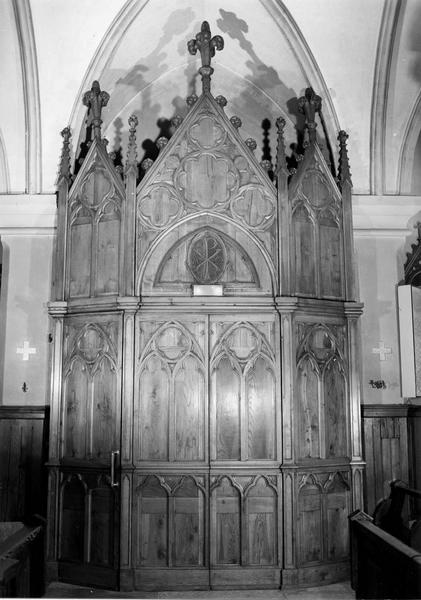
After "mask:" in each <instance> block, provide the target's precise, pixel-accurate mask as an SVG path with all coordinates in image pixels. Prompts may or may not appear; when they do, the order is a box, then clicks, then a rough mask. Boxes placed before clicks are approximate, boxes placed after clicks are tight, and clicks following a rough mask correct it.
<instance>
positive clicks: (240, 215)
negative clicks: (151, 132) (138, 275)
mask: <svg viewBox="0 0 421 600" xmlns="http://www.w3.org/2000/svg"><path fill="white" fill-rule="evenodd" d="M201 103H202V104H201V109H200V110H197V112H196V114H195V118H194V119H193V120H192V122H190V123H189V125H188V126H186V128H185V130H184V132H183V135H181V134H180V135H179V136H177V133H176V135H175V136H174V138H175V139H174V140H171V143H172V144H173V145H172V146H171V152H168V154H167V156H166V157H165V160H164V159H163V161H162V162H161V164H160V169H159V170H158V172H155V173H154V175H155V177H154V181H149V180H148V177H146V178H145V181H144V182H142V184H141V186H140V188H139V191H138V200H137V219H138V234H137V235H138V240H137V244H138V251H137V255H138V257H139V259H140V260H142V259H143V257H144V256H145V253H146V251H147V249H148V247H149V246H150V245H151V244H152V243H153V241H154V240H155V239H156V238H157V237H159V236H160V235H162V232H163V231H164V230H165V229H167V228H169V227H171V226H172V225H173V224H174V223H176V222H183V221H185V220H186V219H191V217H192V216H193V215H196V214H197V215H198V214H199V213H200V212H203V211H205V212H206V213H208V214H214V215H215V216H217V215H221V216H223V218H224V220H225V222H227V223H232V224H233V225H234V226H235V224H236V223H240V224H241V226H242V227H243V228H245V229H246V230H248V231H249V232H250V234H251V235H252V236H253V237H254V239H255V240H256V241H257V242H258V243H261V244H262V245H263V246H264V247H265V248H266V250H267V251H268V253H269V254H268V256H271V257H272V259H273V260H274V264H276V260H277V259H276V256H277V249H276V231H275V222H276V214H277V208H276V207H277V203H276V192H275V190H274V188H273V187H272V184H271V182H270V180H269V179H268V178H266V177H265V176H264V175H263V174H262V173H261V172H260V170H259V169H256V166H255V164H253V161H251V160H250V159H251V156H247V152H244V149H241V148H240V147H239V146H238V144H237V142H236V141H235V139H234V136H235V134H234V133H232V132H231V131H230V127H223V126H222V124H221V122H220V119H221V115H220V114H219V112H218V109H217V108H216V106H215V105H214V104H213V103H212V102H211V101H210V100H209V99H208V98H205V97H203V98H202V99H201ZM180 260H181V261H183V259H180ZM138 266H139V265H138ZM183 266H184V269H185V265H183ZM179 277H180V274H179ZM182 277H183V276H182ZM184 277H185V275H184Z"/></svg>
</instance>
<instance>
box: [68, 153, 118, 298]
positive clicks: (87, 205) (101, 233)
mask: <svg viewBox="0 0 421 600" xmlns="http://www.w3.org/2000/svg"><path fill="white" fill-rule="evenodd" d="M88 163H89V165H88V164H87V165H86V166H85V165H84V171H83V173H81V174H80V176H79V179H78V181H77V183H76V184H75V186H74V188H72V193H71V196H70V200H69V217H68V219H69V240H70V248H69V254H68V264H69V281H68V295H69V297H70V298H77V297H86V296H100V295H106V294H116V293H117V292H118V281H119V256H120V221H121V203H122V199H121V198H122V196H121V192H120V190H119V188H118V185H117V184H116V182H115V180H114V178H113V176H112V175H111V173H110V172H109V170H108V169H107V166H106V165H104V162H103V157H102V156H101V153H100V152H98V149H97V150H96V152H95V153H94V154H93V156H91V159H90V161H88Z"/></svg>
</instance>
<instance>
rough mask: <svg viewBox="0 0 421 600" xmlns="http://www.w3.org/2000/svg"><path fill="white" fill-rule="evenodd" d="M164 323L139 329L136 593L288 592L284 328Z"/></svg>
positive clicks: (186, 319)
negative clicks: (283, 510) (284, 565)
mask: <svg viewBox="0 0 421 600" xmlns="http://www.w3.org/2000/svg"><path fill="white" fill-rule="evenodd" d="M165 317H166V315H165V316H160V315H154V317H151V316H149V317H148V316H143V317H141V319H140V323H139V328H138V353H137V355H138V364H137V375H136V380H137V384H136V398H137V400H135V426H134V431H135V435H134V455H135V464H136V471H135V480H134V489H135V498H134V503H133V505H134V507H135V510H134V524H133V525H134V526H133V531H134V534H133V535H134V540H135V544H134V546H135V587H136V588H138V589H157V588H160V589H176V588H180V589H189V588H192V589H194V588H195V589H198V588H209V587H211V588H241V587H255V588H259V587H260V588H261V587H278V586H279V584H280V576H279V573H280V564H279V557H280V552H281V548H280V539H281V537H280V533H281V532H280V523H281V520H280V518H279V510H280V507H279V479H278V473H279V462H278V459H279V425H278V422H279V416H280V415H279V414H278V407H277V396H278V395H277V389H278V387H279V367H278V360H277V358H276V356H277V352H276V351H275V347H276V342H275V340H276V335H275V321H274V317H273V315H270V314H269V315H260V317H259V320H258V322H256V319H255V318H254V317H253V316H252V315H247V314H245V315H242V318H241V319H239V316H238V314H236V315H223V316H222V315H218V316H216V315H189V316H186V315H177V316H176V317H175V318H174V319H173V320H171V321H167V320H166V318H165Z"/></svg>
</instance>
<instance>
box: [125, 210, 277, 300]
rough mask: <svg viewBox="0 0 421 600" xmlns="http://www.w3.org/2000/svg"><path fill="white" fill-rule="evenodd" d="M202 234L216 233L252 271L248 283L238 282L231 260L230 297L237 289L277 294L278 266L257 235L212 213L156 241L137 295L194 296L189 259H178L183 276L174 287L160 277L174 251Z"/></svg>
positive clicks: (185, 222) (143, 266) (146, 259)
mask: <svg viewBox="0 0 421 600" xmlns="http://www.w3.org/2000/svg"><path fill="white" fill-rule="evenodd" d="M210 223H211V224H210ZM200 231H210V232H214V234H215V235H217V236H219V238H220V239H221V240H223V242H224V243H225V245H226V247H227V248H231V255H232V256H234V254H235V255H236V257H237V259H238V260H242V261H243V263H244V265H246V267H245V270H248V274H249V279H248V280H247V277H245V281H241V280H240V281H237V280H236V277H237V274H238V269H235V268H233V265H232V264H231V263H232V260H234V259H233V258H231V263H230V259H229V260H228V263H230V264H229V266H230V267H231V268H232V269H233V273H232V276H231V277H229V276H225V281H224V280H222V283H223V285H224V293H225V294H226V295H235V294H236V289H241V294H243V295H244V294H246V295H247V294H248V295H272V294H273V293H274V290H276V285H277V277H276V270H275V265H274V263H273V260H272V259H271V257H270V256H269V254H268V252H267V250H266V249H265V248H264V246H263V244H261V243H260V242H259V240H258V238H257V236H255V235H254V234H253V233H251V232H250V231H247V230H246V229H245V228H244V227H242V226H241V224H238V223H234V222H233V221H232V220H231V219H227V218H226V217H224V216H223V215H215V214H210V213H208V212H202V213H201V214H200V215H191V216H189V217H187V218H186V219H184V220H182V221H180V222H179V223H177V224H174V225H173V226H172V227H169V228H168V229H167V230H166V231H165V232H163V233H161V234H160V235H159V236H158V237H157V238H156V239H155V240H154V242H153V243H152V244H151V245H150V247H149V248H148V251H147V252H146V253H145V255H144V256H143V257H142V258H141V259H140V262H139V264H138V272H137V283H136V289H137V293H138V294H141V295H143V296H145V295H151V296H153V295H162V294H164V293H168V292H170V293H171V294H172V295H190V290H191V285H192V283H193V281H194V280H193V278H192V276H191V274H190V275H189V274H188V267H187V265H186V264H185V257H184V258H180V259H179V260H178V262H179V264H178V266H177V268H178V269H179V270H180V274H181V276H180V277H179V278H177V277H176V276H174V285H169V284H167V283H165V282H163V281H162V280H160V278H161V277H162V273H163V270H164V268H165V264H166V261H168V260H169V258H170V257H171V256H173V255H174V251H175V250H177V248H180V247H181V246H182V244H188V243H189V241H190V240H191V239H193V238H194V237H195V236H196V235H197V234H198V233H200ZM171 253H173V254H171ZM228 258H229V257H228ZM237 259H235V260H237ZM236 273H237V274H236Z"/></svg>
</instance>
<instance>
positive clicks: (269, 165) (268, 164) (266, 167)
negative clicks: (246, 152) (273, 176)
mask: <svg viewBox="0 0 421 600" xmlns="http://www.w3.org/2000/svg"><path fill="white" fill-rule="evenodd" d="M260 166H261V167H263V168H264V170H265V171H266V173H268V174H269V171H271V170H272V163H271V162H270V160H262V161H261V163H260Z"/></svg>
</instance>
